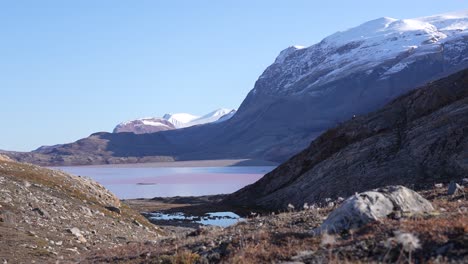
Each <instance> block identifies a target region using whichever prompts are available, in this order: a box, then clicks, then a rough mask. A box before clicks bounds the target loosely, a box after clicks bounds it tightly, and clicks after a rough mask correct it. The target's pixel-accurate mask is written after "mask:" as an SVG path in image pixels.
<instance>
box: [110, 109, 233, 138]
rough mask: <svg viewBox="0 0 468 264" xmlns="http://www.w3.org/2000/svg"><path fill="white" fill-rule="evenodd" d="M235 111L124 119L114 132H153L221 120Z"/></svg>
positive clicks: (219, 110) (226, 110) (220, 110)
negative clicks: (201, 114)
mask: <svg viewBox="0 0 468 264" xmlns="http://www.w3.org/2000/svg"><path fill="white" fill-rule="evenodd" d="M235 113H236V110H234V109H225V108H220V109H217V110H215V111H213V112H210V113H208V114H206V115H203V116H196V115H192V114H187V113H176V114H165V115H164V116H163V117H162V118H160V117H146V118H140V119H135V120H130V121H126V122H123V123H120V124H118V125H117V126H116V127H115V128H114V133H121V132H133V133H135V134H146V133H155V132H159V131H166V130H172V129H178V128H185V127H191V126H195V125H202V124H208V123H212V122H223V121H226V120H228V119H229V118H231V117H232V116H233V115H234V114H235Z"/></svg>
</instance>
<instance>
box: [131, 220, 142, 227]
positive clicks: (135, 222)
mask: <svg viewBox="0 0 468 264" xmlns="http://www.w3.org/2000/svg"><path fill="white" fill-rule="evenodd" d="M132 223H133V224H134V225H136V226H138V227H142V226H143V225H142V224H140V222H138V221H137V220H135V219H134V220H133V222H132Z"/></svg>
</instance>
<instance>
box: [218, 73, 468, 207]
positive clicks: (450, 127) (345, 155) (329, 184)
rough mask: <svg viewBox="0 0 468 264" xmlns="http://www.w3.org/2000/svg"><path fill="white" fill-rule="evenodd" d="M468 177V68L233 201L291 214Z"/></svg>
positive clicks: (317, 143) (336, 137) (342, 131)
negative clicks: (383, 190)
mask: <svg viewBox="0 0 468 264" xmlns="http://www.w3.org/2000/svg"><path fill="white" fill-rule="evenodd" d="M467 175H468V70H464V71H461V72H459V73H456V74H454V75H451V76H449V77H447V78H444V79H441V80H439V81H435V82H433V83H430V84H428V85H426V86H424V87H421V88H419V89H417V90H414V91H413V92H410V93H408V94H406V95H403V96H401V97H399V98H397V99H395V100H394V101H393V102H391V103H389V104H388V105H386V106H385V107H384V108H382V109H381V110H379V111H376V112H373V113H370V114H367V115H363V116H357V117H355V118H353V119H351V120H349V121H347V122H345V123H343V124H341V125H339V126H337V127H336V128H333V129H330V130H328V131H327V132H325V133H324V134H322V135H321V136H320V137H318V138H317V139H316V140H314V141H313V142H312V143H311V144H310V146H309V147H308V148H306V149H305V150H304V151H302V152H300V153H299V154H297V155H296V156H294V157H293V158H291V159H290V160H289V161H287V162H285V163H283V164H282V165H280V166H279V167H278V168H276V169H275V170H273V171H272V172H270V173H268V174H267V175H265V176H264V177H263V178H262V179H260V180H259V181H257V182H256V183H254V184H252V185H249V186H247V187H245V188H243V189H241V190H240V191H238V192H236V193H234V194H232V195H230V196H228V198H227V199H226V200H225V202H226V203H230V204H234V205H240V206H247V207H252V206H258V207H262V208H267V209H273V210H278V209H280V210H281V209H285V208H287V205H288V203H291V204H293V205H295V206H300V205H302V204H304V203H316V202H318V201H323V200H324V199H326V198H336V197H338V196H342V197H346V196H349V195H351V194H353V193H354V192H360V191H365V190H369V189H372V188H377V187H381V186H385V185H393V184H402V185H406V186H412V187H414V188H416V189H418V188H423V187H425V186H428V185H429V186H430V185H433V184H434V183H437V182H442V183H448V182H449V181H451V180H460V179H462V178H464V177H466V176H467Z"/></svg>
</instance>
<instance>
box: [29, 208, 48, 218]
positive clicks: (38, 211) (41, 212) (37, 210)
mask: <svg viewBox="0 0 468 264" xmlns="http://www.w3.org/2000/svg"><path fill="white" fill-rule="evenodd" d="M32 211H33V212H37V213H38V214H39V215H40V216H44V217H46V218H50V215H49V213H48V212H47V211H46V210H44V209H41V208H39V207H36V208H33V209H32Z"/></svg>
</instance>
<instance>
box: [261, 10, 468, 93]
mask: <svg viewBox="0 0 468 264" xmlns="http://www.w3.org/2000/svg"><path fill="white" fill-rule="evenodd" d="M467 28H468V11H462V12H456V13H448V14H442V15H437V16H429V17H422V18H415V19H395V18H389V17H382V18H378V19H375V20H372V21H369V22H366V23H364V24H361V25H360V26H357V27H355V28H351V29H348V30H346V31H343V32H337V33H335V34H332V35H330V36H329V37H327V38H325V39H323V40H322V41H321V42H320V43H318V44H315V45H312V46H310V47H307V48H306V47H303V46H292V47H289V48H287V49H285V50H283V51H282V52H281V53H280V55H279V56H278V57H277V58H276V60H275V62H274V63H273V65H271V66H270V67H269V68H268V69H267V70H266V71H265V73H264V74H263V75H262V76H261V77H260V80H259V81H261V80H262V79H271V78H273V79H274V80H277V81H276V82H273V83H272V84H273V85H268V88H267V89H262V91H263V92H267V93H275V94H276V93H281V94H291V93H293V94H300V93H308V94H309V95H311V94H312V95H317V96H319V95H320V94H322V93H324V92H326V91H324V90H321V89H316V88H317V87H319V86H322V85H325V84H327V83H330V82H332V81H333V80H336V79H337V78H343V77H345V76H348V75H351V74H353V73H356V72H365V73H366V74H371V73H372V72H374V71H376V70H378V71H379V75H380V78H382V79H384V78H386V77H387V76H389V75H391V74H393V73H396V72H399V71H402V70H404V69H405V68H408V66H409V65H411V64H412V63H414V62H415V61H417V60H418V58H420V57H422V56H426V55H428V54H433V53H442V54H441V55H443V58H440V59H442V60H445V61H446V63H449V62H451V61H453V62H454V63H461V62H462V61H466V60H468V58H467V57H466V53H464V52H466V38H467V36H468V31H467ZM447 51H449V52H447ZM384 62H389V63H388V64H387V65H385V66H382V67H379V69H375V67H377V66H379V65H381V64H382V63H384ZM302 81H304V82H306V83H302ZM297 84H302V85H300V86H298V85H297ZM253 92H254V93H255V92H257V89H254V90H253Z"/></svg>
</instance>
